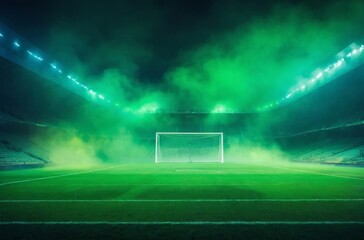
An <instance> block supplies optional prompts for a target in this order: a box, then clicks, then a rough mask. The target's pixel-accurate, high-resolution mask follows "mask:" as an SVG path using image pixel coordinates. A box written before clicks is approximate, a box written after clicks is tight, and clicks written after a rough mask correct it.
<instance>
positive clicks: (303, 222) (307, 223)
mask: <svg viewBox="0 0 364 240" xmlns="http://www.w3.org/2000/svg"><path fill="white" fill-rule="evenodd" d="M0 225H364V221H140V222H137V221H130V222H129V221H115V222H113V221H95V222H92V221H56V222H53V221H46V222H39V221H35V222H31V221H10V222H0Z"/></svg>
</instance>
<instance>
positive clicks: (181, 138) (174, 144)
mask: <svg viewBox="0 0 364 240" xmlns="http://www.w3.org/2000/svg"><path fill="white" fill-rule="evenodd" d="M160 162H220V163H223V162H224V134H223V133H222V132H156V134H155V163H160Z"/></svg>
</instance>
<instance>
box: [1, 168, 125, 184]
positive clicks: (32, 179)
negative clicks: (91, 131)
mask: <svg viewBox="0 0 364 240" xmlns="http://www.w3.org/2000/svg"><path fill="white" fill-rule="evenodd" d="M121 166H122V165H118V166H111V167H106V168H98V169H94V170H90V171H83V172H75V173H67V174H62V175H54V176H49V177H41V178H31V179H25V180H19V181H13V182H6V183H0V186H6V185H11V184H17V183H25V182H33V181H39V180H46V179H52V178H59V177H68V176H74V175H79V174H86V173H92V172H98V171H103V170H108V169H112V168H117V167H121Z"/></svg>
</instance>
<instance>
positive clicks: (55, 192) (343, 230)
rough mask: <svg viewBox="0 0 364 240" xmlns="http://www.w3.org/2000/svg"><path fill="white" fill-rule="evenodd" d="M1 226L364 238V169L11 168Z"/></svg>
mask: <svg viewBox="0 0 364 240" xmlns="http://www.w3.org/2000/svg"><path fill="white" fill-rule="evenodd" d="M0 222H1V223H0V233H1V236H2V237H1V239H100V238H108V239H170V238H173V239H208V238H214V239H362V237H363V236H364V168H355V167H336V166H323V165H313V164H312V165H303V164H283V163H280V164H277V163H275V164H269V165H268V164H266V163H264V164H263V163H261V164H229V163H225V164H195V163H192V164H191V163H190V164H183V163H181V164H172V163H168V164H123V165H115V166H99V167H95V168H91V169H77V170H60V169H55V168H43V169H29V170H16V171H3V172H0ZM3 237H5V238H3Z"/></svg>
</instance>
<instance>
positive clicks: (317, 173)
mask: <svg viewBox="0 0 364 240" xmlns="http://www.w3.org/2000/svg"><path fill="white" fill-rule="evenodd" d="M257 165H258V166H265V167H270V168H275V169H283V170H289V171H295V172H304V173H310V174H316V175H322V176H328V177H336V178H346V179H354V180H361V181H364V178H359V177H349V176H344V175H336V174H328V173H322V172H315V171H308V170H303V169H297V168H287V167H281V166H273V165H268V164H257Z"/></svg>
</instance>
